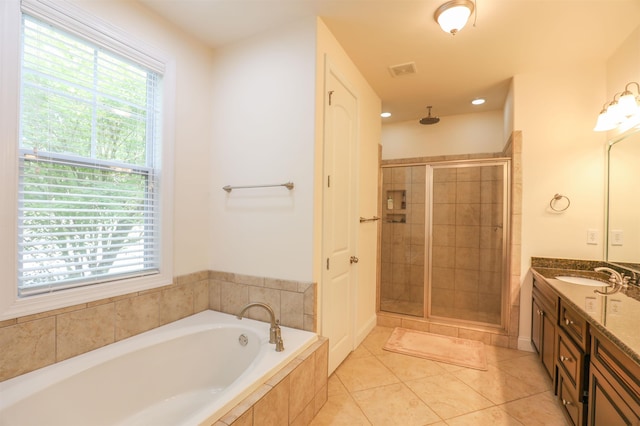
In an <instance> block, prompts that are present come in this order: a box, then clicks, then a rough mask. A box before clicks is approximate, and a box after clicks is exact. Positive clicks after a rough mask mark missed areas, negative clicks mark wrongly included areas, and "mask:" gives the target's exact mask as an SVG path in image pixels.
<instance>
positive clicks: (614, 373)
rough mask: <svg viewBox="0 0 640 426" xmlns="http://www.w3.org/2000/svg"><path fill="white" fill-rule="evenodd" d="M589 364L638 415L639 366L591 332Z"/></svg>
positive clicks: (593, 331)
mask: <svg viewBox="0 0 640 426" xmlns="http://www.w3.org/2000/svg"><path fill="white" fill-rule="evenodd" d="M591 334H593V342H592V345H591V363H592V364H593V365H595V366H596V367H598V369H599V370H600V371H601V372H602V373H603V374H604V375H605V376H606V377H607V378H608V379H609V381H610V382H611V384H612V385H613V386H614V387H617V388H619V389H618V390H617V391H618V393H620V394H623V395H624V394H626V396H627V397H626V400H627V402H628V403H632V402H633V404H634V408H636V409H637V410H638V413H639V414H640V366H639V365H638V364H636V363H635V362H634V361H633V360H632V359H631V358H629V356H627V355H626V354H625V353H624V352H622V350H621V349H619V348H618V347H617V346H616V345H614V344H613V343H612V342H611V341H610V340H609V339H607V338H606V337H604V336H602V335H601V334H600V333H599V332H597V331H595V330H592V331H591Z"/></svg>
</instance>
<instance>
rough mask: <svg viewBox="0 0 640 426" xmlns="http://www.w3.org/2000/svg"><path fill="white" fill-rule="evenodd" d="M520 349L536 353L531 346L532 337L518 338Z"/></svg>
mask: <svg viewBox="0 0 640 426" xmlns="http://www.w3.org/2000/svg"><path fill="white" fill-rule="evenodd" d="M518 349H519V350H521V351H527V352H535V350H534V349H533V345H532V344H531V337H518Z"/></svg>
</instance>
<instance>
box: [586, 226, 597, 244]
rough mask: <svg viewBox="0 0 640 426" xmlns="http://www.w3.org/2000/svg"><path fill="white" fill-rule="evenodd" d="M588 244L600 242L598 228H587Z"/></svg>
mask: <svg viewBox="0 0 640 426" xmlns="http://www.w3.org/2000/svg"><path fill="white" fill-rule="evenodd" d="M587 244H593V245H597V244H598V230H597V229H587Z"/></svg>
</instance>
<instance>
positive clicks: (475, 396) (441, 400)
mask: <svg viewBox="0 0 640 426" xmlns="http://www.w3.org/2000/svg"><path fill="white" fill-rule="evenodd" d="M407 386H408V387H409V388H410V389H411V390H412V391H413V392H415V393H416V395H418V396H419V397H420V399H422V401H424V402H425V403H426V404H427V405H428V406H429V407H430V408H431V409H432V410H433V411H434V412H435V413H436V414H438V415H439V416H440V417H441V418H443V419H450V418H452V417H457V416H460V415H462V414H467V413H470V412H472V411H477V410H481V409H483V408H487V407H490V406H492V405H494V404H493V403H492V402H491V401H489V400H488V399H486V398H484V397H483V396H482V395H480V394H479V393H477V392H475V391H474V390H473V389H471V388H470V387H469V386H467V385H466V384H464V383H463V382H462V381H460V380H458V379H457V378H456V377H455V376H454V375H453V374H441V375H437V376H432V377H426V378H423V379H420V380H412V381H409V382H407Z"/></svg>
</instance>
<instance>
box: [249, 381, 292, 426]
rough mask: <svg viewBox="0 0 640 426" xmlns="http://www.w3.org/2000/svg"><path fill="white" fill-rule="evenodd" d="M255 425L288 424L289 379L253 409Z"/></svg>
mask: <svg viewBox="0 0 640 426" xmlns="http://www.w3.org/2000/svg"><path fill="white" fill-rule="evenodd" d="M253 417H254V420H255V423H257V424H260V425H261V426H287V425H288V424H289V379H288V378H286V379H284V380H283V381H281V382H280V383H278V385H277V386H276V387H274V388H273V389H271V390H270V391H269V392H268V393H267V394H266V395H265V396H264V397H263V398H262V399H261V400H260V401H258V402H257V403H256V405H255V406H254V407H253Z"/></svg>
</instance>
